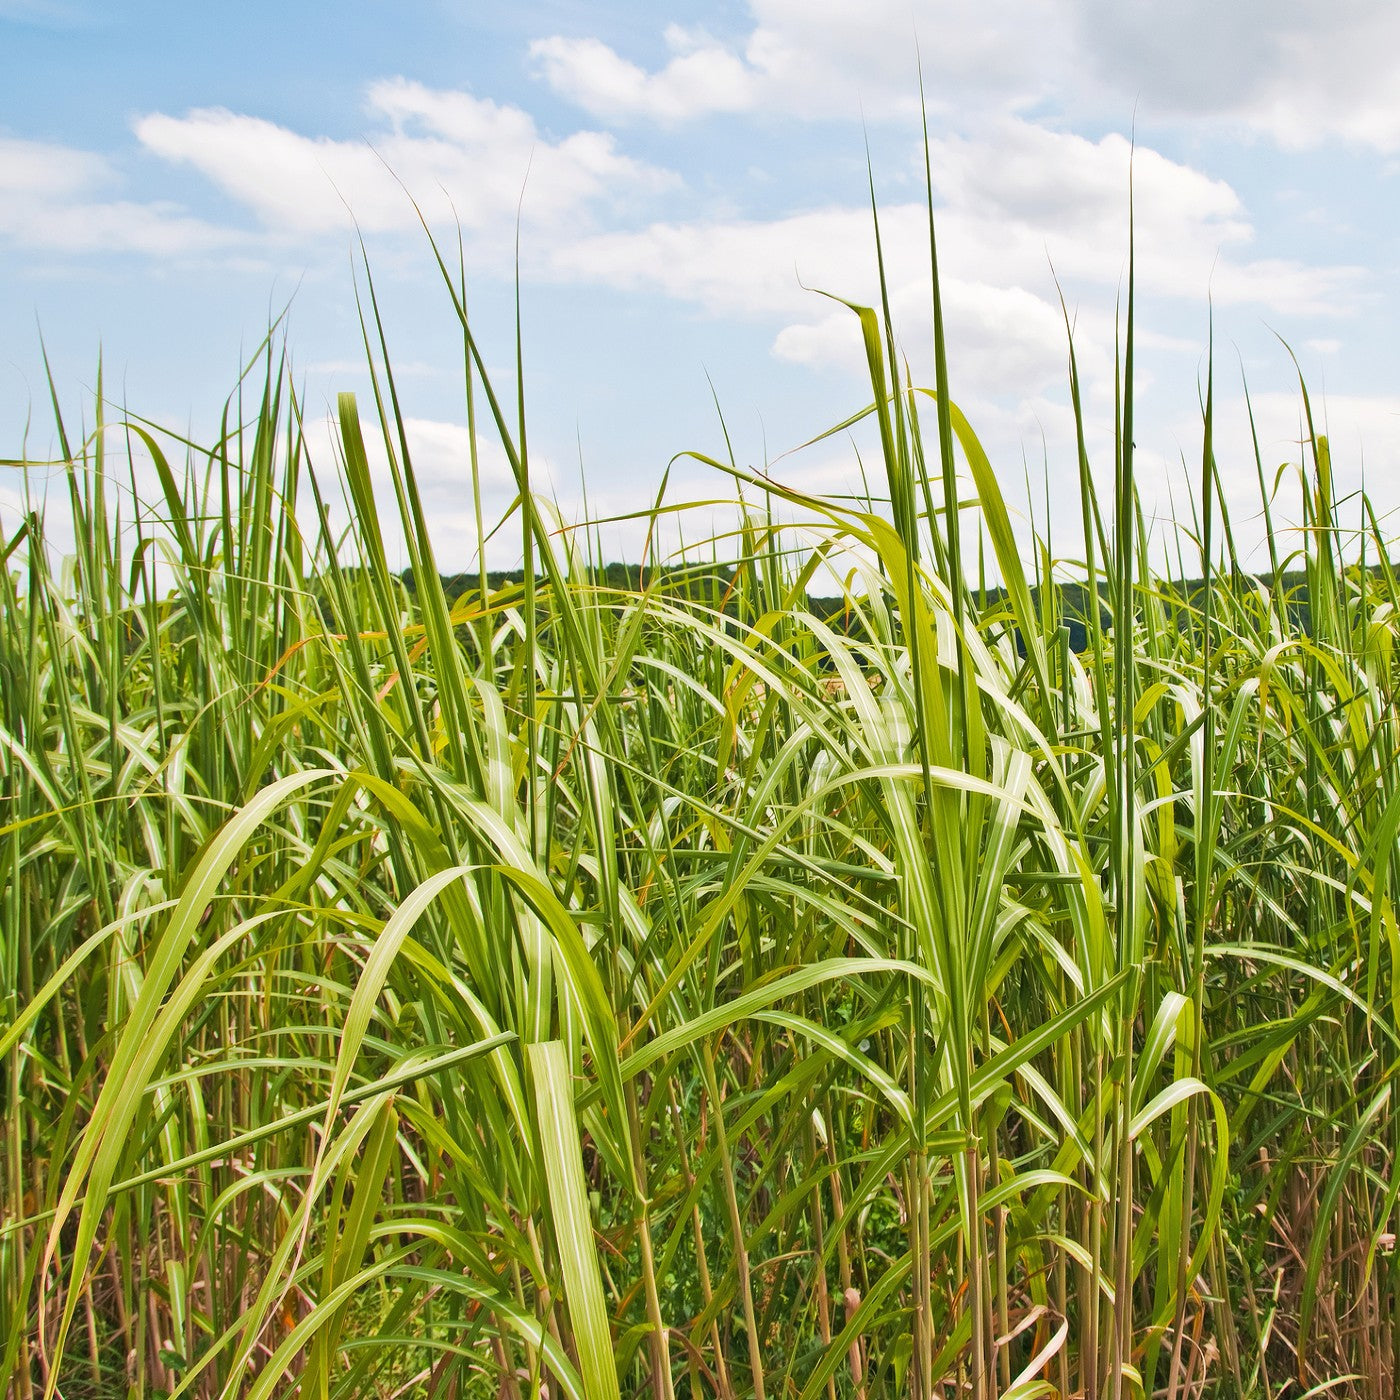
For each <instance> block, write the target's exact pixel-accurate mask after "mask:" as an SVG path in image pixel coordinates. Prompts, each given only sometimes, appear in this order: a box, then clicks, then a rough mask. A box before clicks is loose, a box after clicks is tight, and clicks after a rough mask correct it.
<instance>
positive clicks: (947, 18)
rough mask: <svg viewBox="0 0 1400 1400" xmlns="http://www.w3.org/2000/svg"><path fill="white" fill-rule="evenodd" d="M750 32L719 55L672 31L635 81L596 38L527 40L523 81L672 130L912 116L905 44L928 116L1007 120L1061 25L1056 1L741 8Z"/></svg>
mask: <svg viewBox="0 0 1400 1400" xmlns="http://www.w3.org/2000/svg"><path fill="white" fill-rule="evenodd" d="M750 9H751V11H752V14H753V18H754V27H753V28H752V30H751V31H750V32H749V33H748V35H747V36H746V37H745V38H744V39H743V40H742V41H741V42H739V43H735V44H729V45H726V44H724V43H721V42H720V41H718V40H716V39H714V38H712V37H710V36H709V35H707V34H705V33H703V32H697V31H690V30H685V29H682V28H680V27H679V26H676V25H672V26H671V27H670V28H669V29H667V31H666V34H665V38H666V43H667V46H668V48H669V49H670V50H671V53H672V57H671V58H670V59H669V60H668V61H667V62H666V63H665V65H664V66H662V67H660V68H659V69H657V70H656V71H655V72H647V71H646V70H645V69H643V68H642V67H640V66H639V65H638V64H636V63H634V62H632V61H631V60H629V59H627V58H625V57H623V56H622V55H621V54H619V53H618V52H617V51H616V50H615V49H613V48H611V47H609V46H608V45H606V44H604V43H602V42H601V41H600V40H598V39H595V38H584V39H577V38H574V39H570V38H565V37H563V36H561V35H551V36H549V37H547V38H543V39H539V40H536V41H535V43H534V44H532V46H531V57H532V58H533V59H534V62H535V67H536V71H537V72H538V73H539V75H540V76H541V77H543V78H544V80H545V81H546V82H548V83H549V85H550V86H551V87H552V88H553V89H554V90H555V91H556V92H557V93H559V95H560V96H562V97H564V98H566V99H568V100H570V101H572V102H575V103H577V104H578V105H579V106H581V107H582V108H583V109H584V110H585V111H588V112H591V113H593V114H594V115H595V116H598V117H601V118H604V119H607V120H614V121H616V120H627V119H637V118H650V119H656V120H662V121H682V120H686V119H690V118H696V117H702V116H706V115H709V114H710V113H713V112H735V111H753V110H765V111H777V112H788V113H792V114H795V115H798V116H801V117H805V118H810V119H814V120H831V119H836V120H841V121H848V120H851V119H852V118H858V117H860V116H861V115H865V116H868V117H873V118H884V117H889V116H905V117H909V116H912V115H915V114H916V113H917V112H918V91H917V81H916V79H917V61H916V57H915V39H916V37H917V39H918V40H919V46H920V58H921V60H922V66H923V73H924V78H925V86H926V92H927V97H928V102H929V106H930V109H931V110H933V111H942V110H947V111H952V110H954V109H955V108H957V107H959V106H960V105H962V103H963V102H964V100H965V98H966V96H967V95H968V94H970V93H982V94H989V95H991V96H992V98H993V99H994V100H995V101H999V102H1002V103H1004V104H1005V105H1006V106H1007V107H1008V108H1010V107H1016V106H1020V105H1025V104H1027V103H1031V102H1034V101H1035V100H1036V99H1037V98H1038V97H1039V96H1040V95H1041V93H1042V92H1043V90H1044V87H1045V78H1044V75H1045V73H1046V72H1047V71H1048V69H1049V67H1050V66H1051V65H1050V60H1051V58H1052V57H1053V56H1054V55H1055V54H1057V53H1059V52H1060V51H1061V50H1062V49H1063V46H1064V45H1063V36H1064V33H1065V26H1064V25H1063V23H1062V22H1060V21H1059V17H1058V16H1057V13H1056V11H1057V9H1058V6H1057V4H1056V0H937V3H934V0H917V3H914V4H912V5H911V4H910V3H909V0H865V3H863V4H860V5H854V4H851V3H850V0H752V3H751V5H750Z"/></svg>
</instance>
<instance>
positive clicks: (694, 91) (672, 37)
mask: <svg viewBox="0 0 1400 1400" xmlns="http://www.w3.org/2000/svg"><path fill="white" fill-rule="evenodd" d="M666 43H667V45H668V47H669V48H670V49H671V50H672V52H673V54H674V57H673V58H672V59H671V60H670V62H669V63H667V65H666V67H665V68H663V69H662V70H660V71H659V72H657V73H648V72H646V71H645V70H644V69H642V68H640V67H638V66H637V65H636V64H635V63H631V62H629V61H628V60H627V59H625V58H623V57H621V55H619V54H618V53H617V51H616V50H614V49H611V48H609V47H608V46H607V45H606V44H604V43H603V42H602V41H601V40H598V39H591V38H586V39H567V38H564V37H563V36H562V35H555V36H553V37H551V38H548V39H538V40H536V41H535V42H534V43H533V44H531V45H530V58H531V61H532V62H533V63H534V65H535V66H536V68H537V70H538V71H539V73H540V74H541V75H542V76H543V77H544V79H545V81H546V82H548V83H549V85H550V87H552V88H553V89H554V90H555V91H556V92H557V93H559V94H560V95H561V96H563V97H566V98H568V99H569V100H570V101H572V102H575V103H577V104H578V105H579V106H580V107H582V108H583V109H584V110H585V111H588V112H593V113H595V114H597V115H598V116H601V117H606V118H609V119H612V120H617V119H623V120H626V119H628V118H632V117H647V118H651V119H654V120H658V121H664V122H673V121H682V120H685V119H687V118H690V117H696V116H702V115H705V114H708V113H711V112H742V111H747V110H748V109H750V108H752V107H753V106H754V105H755V104H756V103H757V101H758V99H759V87H760V82H761V78H760V75H759V73H758V72H757V71H756V70H755V69H754V68H752V67H751V66H750V65H749V64H748V63H746V62H745V61H744V60H743V59H742V58H741V57H740V56H739V55H737V54H735V53H733V52H731V51H730V50H729V49H726V48H725V47H724V46H723V45H722V44H718V43H716V42H715V41H714V40H712V39H709V38H708V37H706V36H704V35H701V34H695V33H692V32H690V31H688V30H685V29H682V28H681V27H680V26H679V25H674V24H673V25H671V26H670V27H669V28H668V29H667V30H666Z"/></svg>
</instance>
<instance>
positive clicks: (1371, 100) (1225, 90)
mask: <svg viewBox="0 0 1400 1400" xmlns="http://www.w3.org/2000/svg"><path fill="white" fill-rule="evenodd" d="M1071 8H1072V9H1073V10H1074V11H1075V19H1076V25H1077V30H1078V34H1079V42H1080V44H1081V45H1082V48H1083V51H1084V53H1085V55H1086V57H1087V58H1088V60H1089V63H1090V65H1091V66H1092V68H1093V69H1094V71H1095V74H1096V76H1097V77H1098V80H1099V83H1100V85H1102V86H1104V87H1106V88H1108V89H1110V90H1116V91H1117V92H1119V93H1122V94H1125V95H1127V94H1131V95H1133V96H1134V97H1136V98H1137V99H1139V100H1140V101H1141V102H1142V104H1143V106H1144V109H1145V110H1146V112H1147V113H1148V114H1150V115H1151V116H1153V117H1161V116H1188V117H1193V116H1201V117H1210V116H1222V115H1223V116H1234V117H1237V118H1238V119H1240V120H1241V121H1242V122H1244V123H1245V124H1246V125H1248V126H1250V127H1252V128H1254V129H1255V130H1257V131H1260V132H1262V133H1264V134H1266V135H1268V136H1271V137H1273V138H1275V139H1276V140H1278V141H1280V142H1281V143H1282V144H1284V145H1285V146H1287V147H1291V148H1302V147H1309V146H1316V145H1318V144H1320V143H1321V142H1322V141H1324V140H1327V139H1329V138H1341V139H1342V140H1345V141H1351V142H1355V143H1357V144H1359V145H1364V146H1370V147H1374V148H1375V149H1377V150H1381V151H1385V152H1395V151H1397V150H1400V10H1398V9H1397V8H1396V6H1395V5H1394V4H1393V3H1391V0H1333V3H1331V4H1327V5H1318V4H1314V3H1311V0H1232V3H1230V4H1227V5H1222V4H1218V3H1215V0H1180V3H1178V4H1177V5H1175V6H1174V7H1173V10H1172V15H1171V20H1170V22H1164V20H1163V12H1162V9H1161V6H1160V5H1158V4H1155V3H1153V0H1074V3H1073V4H1072V6H1071Z"/></svg>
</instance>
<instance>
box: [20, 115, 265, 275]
mask: <svg viewBox="0 0 1400 1400" xmlns="http://www.w3.org/2000/svg"><path fill="white" fill-rule="evenodd" d="M120 183H121V181H120V177H119V175H118V173H117V171H116V170H114V169H113V167H112V166H111V165H110V164H109V162H107V161H106V160H104V159H103V158H102V157H101V156H97V155H94V154H92V153H91V152H89V151H79V150H74V149H73V148H72V147H70V146H59V145H53V144H50V143H46V142H39V141H22V140H17V139H14V138H0V237H4V238H8V239H10V240H11V241H13V242H15V243H17V244H19V245H21V246H24V247H29V248H36V249H41V250H43V251H46V252H50V253H70V254H71V253H92V252H101V253H123V252H136V253H147V254H151V255H153V256H157V257H171V256H176V255H181V254H196V253H206V252H210V251H213V250H216V249H226V248H229V247H231V246H232V245H234V244H236V243H237V242H238V238H237V236H236V235H234V234H231V233H229V232H228V231H226V230H223V229H219V228H217V227H215V226H214V225H212V224H209V223H206V222H205V221H204V220H202V219H198V218H195V217H193V216H192V215H190V214H189V213H188V212H187V211H186V210H185V209H184V208H182V207H181V206H180V205H178V204H174V203H171V202H168V201H147V202H141V201H135V200H129V199H120V198H109V197H104V194H105V193H106V192H108V191H113V190H114V189H115V187H117V186H119V184H120Z"/></svg>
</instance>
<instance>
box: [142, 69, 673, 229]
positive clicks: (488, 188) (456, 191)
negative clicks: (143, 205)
mask: <svg viewBox="0 0 1400 1400" xmlns="http://www.w3.org/2000/svg"><path fill="white" fill-rule="evenodd" d="M367 108H368V116H369V118H370V128H369V130H368V132H367V133H366V136H365V138H364V139H362V140H333V139H331V138H329V137H316V136H305V135H302V134H301V133H299V132H296V131H292V130H290V129H289V128H287V127H284V126H279V125H278V124H276V123H275V122H271V121H267V120H265V119H263V118H260V117H253V116H246V115H242V114H239V113H235V112H230V111H226V110H224V109H223V108H202V109H198V110H195V111H192V112H189V113H187V114H186V115H185V116H183V117H174V116H169V115H166V114H163V113H154V114H152V115H150V116H146V117H143V118H142V119H141V120H140V121H138V122H137V124H136V135H137V137H138V138H139V140H140V141H141V143H142V145H144V146H145V147H146V149H147V150H149V151H151V152H153V153H154V154H156V155H159V156H161V157H163V158H164V159H166V160H170V161H175V162H179V163H182V164H186V165H190V166H193V167H194V168H195V169H197V170H199V171H200V172H201V173H202V174H203V175H205V176H206V177H208V178H209V179H210V180H212V181H213V182H214V183H215V184H216V185H218V186H219V187H220V188H221V189H223V190H225V191H226V192H227V193H229V194H231V195H233V196H234V197H235V198H237V199H238V200H240V201H241V202H242V203H244V204H245V205H247V206H248V207H249V208H251V209H252V210H253V211H254V212H255V213H256V215H257V216H258V217H259V218H260V219H261V221H262V222H263V224H264V226H265V227H266V228H267V229H269V230H271V231H274V232H277V233H284V234H290V235H307V234H313V235H314V234H320V233H326V232H331V231H336V230H343V229H346V228H348V227H349V226H350V224H351V218H352V212H353V217H354V219H355V220H357V221H358V223H359V225H360V227H361V228H363V229H365V230H367V231H371V232H373V231H384V230H394V229H407V228H411V227H413V226H414V225H415V224H416V222H417V216H416V215H415V213H414V211H413V206H412V204H411V203H410V200H409V196H408V194H407V193H405V191H406V190H407V191H411V192H412V194H413V195H414V196H415V197H416V198H418V199H419V200H420V201H422V202H423V203H424V206H425V208H426V209H427V210H428V211H429V212H431V213H433V214H447V213H451V214H452V215H454V216H455V217H456V218H457V219H459V220H460V221H461V224H462V226H463V228H464V229H466V230H467V231H468V232H469V233H477V234H481V233H494V234H496V235H497V236H508V235H509V233H510V231H511V230H512V229H513V227H514V223H515V218H516V211H517V209H520V210H521V211H522V217H523V218H524V220H525V221H526V222H527V223H528V224H530V225H532V226H534V227H540V228H546V229H547V228H558V227H560V226H564V225H569V224H574V223H576V222H578V221H581V220H586V219H587V217H588V215H589V212H590V211H591V210H592V209H593V208H594V207H596V206H600V205H611V206H617V205H622V204H625V203H626V201H627V199H628V198H629V197H632V196H635V195H636V194H638V193H639V192H643V193H644V192H651V191H656V190H660V189H665V188H667V187H669V186H670V185H672V184H673V183H674V182H675V177H674V176H672V175H671V174H669V173H668V172H666V171H663V170H660V169H657V168H656V167H653V166H649V165H646V164H644V163H643V162H640V161H636V160H633V159H631V158H630V157H628V156H625V155H623V154H621V153H620V152H619V151H618V149H617V144H616V141H615V140H614V138H613V137H612V136H610V135H608V134H606V133H603V132H597V131H579V132H575V133H573V134H572V135H569V136H567V137H564V138H563V139H561V140H557V141H551V140H549V139H548V138H547V137H545V136H544V135H542V134H541V133H540V131H539V130H538V129H537V128H536V126H535V122H534V119H533V118H532V117H531V116H530V115H529V113H527V112H525V111H524V110H523V109H521V108H519V107H515V106H511V105H509V104H502V103H497V102H493V101H491V100H489V99H487V98H479V97H475V96H473V95H472V94H471V93H467V92H457V91H444V90H440V89H434V88H429V87H425V86H424V85H423V84H421V83H416V82H409V81H407V80H406V79H403V78H393V79H387V80H384V81H381V82H376V83H374V84H373V85H372V86H371V87H370V89H369V93H368V101H367ZM527 175H528V178H529V186H528V192H525V187H526V177H527ZM522 194H524V198H523V204H522Z"/></svg>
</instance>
